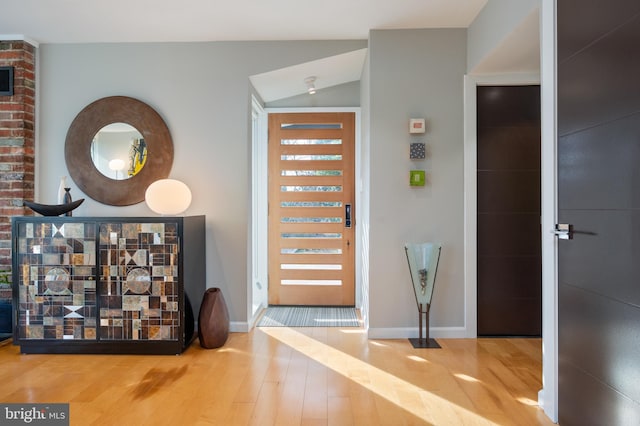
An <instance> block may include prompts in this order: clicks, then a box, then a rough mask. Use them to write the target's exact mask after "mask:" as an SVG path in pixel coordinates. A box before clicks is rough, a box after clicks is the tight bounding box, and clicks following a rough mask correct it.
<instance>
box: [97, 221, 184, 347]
mask: <svg viewBox="0 0 640 426" xmlns="http://www.w3.org/2000/svg"><path fill="white" fill-rule="evenodd" d="M99 233H100V239H99V264H100V288H99V294H100V313H99V321H100V338H101V340H178V339H179V336H180V317H181V315H180V310H179V294H180V291H179V286H178V224H177V223H102V224H100V230H99Z"/></svg>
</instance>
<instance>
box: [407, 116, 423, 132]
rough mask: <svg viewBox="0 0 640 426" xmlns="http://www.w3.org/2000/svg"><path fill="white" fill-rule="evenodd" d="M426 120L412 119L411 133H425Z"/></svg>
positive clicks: (410, 124) (410, 121) (410, 122)
mask: <svg viewBox="0 0 640 426" xmlns="http://www.w3.org/2000/svg"><path fill="white" fill-rule="evenodd" d="M424 131H425V124H424V118H412V119H410V120H409V133H424Z"/></svg>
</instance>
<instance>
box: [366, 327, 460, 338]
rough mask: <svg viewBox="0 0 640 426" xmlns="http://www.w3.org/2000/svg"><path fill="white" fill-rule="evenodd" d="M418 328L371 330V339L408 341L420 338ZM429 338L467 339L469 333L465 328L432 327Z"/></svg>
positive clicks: (372, 328) (371, 328)
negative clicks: (412, 338)
mask: <svg viewBox="0 0 640 426" xmlns="http://www.w3.org/2000/svg"><path fill="white" fill-rule="evenodd" d="M418 334H419V333H418V328H417V327H394V328H374V327H370V328H369V339H408V338H410V337H419V336H418ZM429 337H433V338H436V339H466V338H469V333H468V332H467V329H466V328H465V327H431V328H430V329H429Z"/></svg>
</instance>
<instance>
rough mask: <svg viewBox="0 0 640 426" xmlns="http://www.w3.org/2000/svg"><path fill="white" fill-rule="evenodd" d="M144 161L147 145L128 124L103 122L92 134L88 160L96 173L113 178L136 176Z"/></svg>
mask: <svg viewBox="0 0 640 426" xmlns="http://www.w3.org/2000/svg"><path fill="white" fill-rule="evenodd" d="M146 160H147V144H146V143H145V141H144V138H143V137H142V134H141V133H140V132H139V131H138V129H136V128H135V127H133V126H132V125H130V124H127V123H112V124H107V125H106V126H104V127H103V128H102V129H100V130H98V133H96V134H95V136H94V137H93V141H92V142H91V161H92V162H93V165H94V166H95V167H96V169H98V171H99V172H100V173H102V174H103V175H105V176H106V177H108V178H111V179H115V180H124V179H129V178H132V177H134V176H135V175H137V174H138V173H139V172H140V171H141V170H142V168H143V167H144V163H145V162H146Z"/></svg>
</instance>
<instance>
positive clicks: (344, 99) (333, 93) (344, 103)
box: [264, 81, 360, 108]
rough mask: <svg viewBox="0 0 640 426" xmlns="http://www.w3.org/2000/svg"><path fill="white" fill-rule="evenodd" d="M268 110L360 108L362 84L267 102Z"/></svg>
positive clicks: (338, 86) (355, 82) (346, 85)
mask: <svg viewBox="0 0 640 426" xmlns="http://www.w3.org/2000/svg"><path fill="white" fill-rule="evenodd" d="M264 106H265V107H267V108H315V107H325V106H331V107H359V106H360V82H359V81H352V82H351V83H345V84H339V85H337V86H333V87H327V88H325V89H322V90H318V91H317V92H316V94H315V95H309V94H307V93H305V94H302V95H298V96H292V97H290V98H285V99H278V100H276V101H272V102H267V103H265V105H264Z"/></svg>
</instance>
